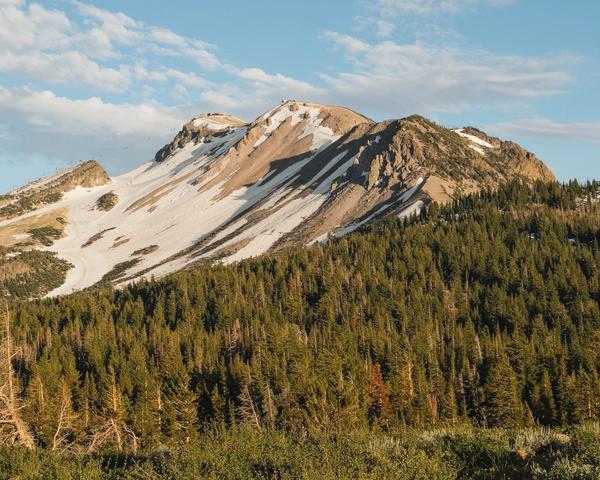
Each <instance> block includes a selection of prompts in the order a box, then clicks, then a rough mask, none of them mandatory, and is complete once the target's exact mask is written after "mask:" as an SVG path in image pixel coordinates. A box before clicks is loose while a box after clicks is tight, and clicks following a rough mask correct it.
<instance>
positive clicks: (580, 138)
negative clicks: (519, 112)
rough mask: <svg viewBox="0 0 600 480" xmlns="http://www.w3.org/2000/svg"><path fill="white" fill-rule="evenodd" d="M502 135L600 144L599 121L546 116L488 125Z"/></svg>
mask: <svg viewBox="0 0 600 480" xmlns="http://www.w3.org/2000/svg"><path fill="white" fill-rule="evenodd" d="M488 128H489V130H490V131H494V132H498V134H503V135H515V136H526V137H536V138H548V139H555V140H556V139H561V140H571V141H576V142H584V143H590V144H595V145H600V122H557V121H554V120H550V119H547V118H540V117H536V118H527V119H522V120H517V121H514V122H507V123H497V124H493V125H489V127H488Z"/></svg>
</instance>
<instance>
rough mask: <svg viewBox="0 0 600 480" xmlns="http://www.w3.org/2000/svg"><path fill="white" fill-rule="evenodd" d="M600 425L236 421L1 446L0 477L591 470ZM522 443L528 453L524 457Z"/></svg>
mask: <svg viewBox="0 0 600 480" xmlns="http://www.w3.org/2000/svg"><path fill="white" fill-rule="evenodd" d="M599 439H600V428H599V427H598V425H596V424H593V425H587V426H581V427H573V428H570V429H568V431H566V432H565V431H559V430H554V431H553V430H548V429H528V430H519V431H508V430H478V429H473V428H470V427H458V428H452V429H446V430H434V431H426V432H423V431H404V432H397V433H396V434H394V435H392V434H384V433H381V432H372V431H363V430H357V431H348V432H340V433H338V434H336V435H331V436H325V435H316V436H307V435H306V434H303V433H301V432H295V433H284V432H281V431H274V430H263V431H262V432H260V433H259V432H256V431H254V430H253V429H251V428H250V427H249V426H245V425H238V426H236V427H232V428H231V429H229V430H221V431H213V432H208V433H204V434H202V435H201V436H200V438H199V439H197V440H196V441H194V442H192V443H190V444H185V443H173V444H170V445H162V446H159V447H155V448H149V449H146V450H143V451H141V452H138V453H137V454H135V455H134V454H131V453H123V452H120V453H119V452H110V451H106V452H102V453H96V454H83V453H76V452H70V453H57V452H49V451H46V450H41V449H38V450H34V451H31V452H30V451H25V450H22V449H19V448H15V447H3V448H0V480H2V479H9V478H20V479H33V478H36V479H38V478H39V479H50V478H52V479H62V478H65V479H67V478H82V479H83V478H85V479H90V480H91V479H101V478H102V479H124V480H127V479H144V478H152V479H182V480H185V479H231V480H234V479H236V480H237V479H240V480H241V479H271V478H273V479H275V478H276V479H317V478H318V479H323V480H334V479H349V478H357V479H387V478H390V479H391V478H393V479H440V480H441V479H496V478H498V479H500V478H510V479H533V480H554V479H561V480H568V479H582V480H583V479H594V478H599V475H600V443H599V442H598V440H599ZM521 449H524V450H525V451H527V452H529V455H528V456H525V457H523V455H522V452H520V450H521Z"/></svg>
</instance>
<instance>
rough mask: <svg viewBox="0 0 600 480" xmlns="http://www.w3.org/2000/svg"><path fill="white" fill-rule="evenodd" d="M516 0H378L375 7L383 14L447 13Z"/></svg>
mask: <svg viewBox="0 0 600 480" xmlns="http://www.w3.org/2000/svg"><path fill="white" fill-rule="evenodd" d="M512 3H515V0H376V1H375V2H374V3H373V9H374V10H377V11H378V12H380V14H381V16H384V17H385V16H387V17H396V16H403V15H422V16H429V15H446V14H458V13H464V12H468V11H473V10H474V9H475V8H477V7H481V6H491V7H504V6H507V5H510V4H512Z"/></svg>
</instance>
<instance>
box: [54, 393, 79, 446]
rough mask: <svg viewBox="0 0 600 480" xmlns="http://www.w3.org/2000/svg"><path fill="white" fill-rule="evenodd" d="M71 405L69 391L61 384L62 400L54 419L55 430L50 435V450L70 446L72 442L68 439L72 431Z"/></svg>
mask: <svg viewBox="0 0 600 480" xmlns="http://www.w3.org/2000/svg"><path fill="white" fill-rule="evenodd" d="M72 408H73V406H72V403H71V392H70V391H69V387H68V386H67V385H64V384H63V386H62V400H61V402H60V409H59V411H58V417H57V420H56V430H55V431H54V436H53V437H52V450H66V449H68V448H70V447H72V445H73V442H70V441H69V437H70V435H71V433H72V431H73V420H74V419H75V415H73V410H72Z"/></svg>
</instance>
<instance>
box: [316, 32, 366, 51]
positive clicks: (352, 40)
mask: <svg viewBox="0 0 600 480" xmlns="http://www.w3.org/2000/svg"><path fill="white" fill-rule="evenodd" d="M323 36H324V37H325V38H326V39H328V40H331V42H332V43H333V44H334V45H335V46H336V47H338V48H342V49H344V50H346V52H347V53H349V54H351V55H356V54H358V53H362V52H366V51H367V50H369V48H370V45H369V44H368V43H365V42H363V41H362V40H360V39H358V38H356V37H352V36H350V35H345V34H343V33H338V32H331V31H326V32H325V33H324V34H323Z"/></svg>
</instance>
